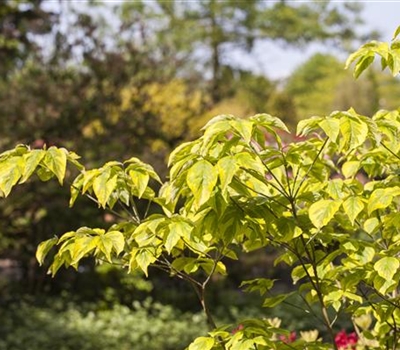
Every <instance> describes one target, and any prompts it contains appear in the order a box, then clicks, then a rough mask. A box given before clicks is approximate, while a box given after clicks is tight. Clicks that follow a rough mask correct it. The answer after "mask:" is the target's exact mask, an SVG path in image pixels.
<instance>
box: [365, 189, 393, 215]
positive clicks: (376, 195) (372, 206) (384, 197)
mask: <svg viewBox="0 0 400 350" xmlns="http://www.w3.org/2000/svg"><path fill="white" fill-rule="evenodd" d="M396 188H397V189H398V187H396ZM394 195H399V193H398V191H395V190H393V189H392V188H378V189H376V190H375V191H374V192H372V194H371V196H370V197H369V200H368V215H371V213H372V212H373V211H375V210H377V209H384V208H387V207H388V206H389V205H390V204H392V201H393V196H394Z"/></svg>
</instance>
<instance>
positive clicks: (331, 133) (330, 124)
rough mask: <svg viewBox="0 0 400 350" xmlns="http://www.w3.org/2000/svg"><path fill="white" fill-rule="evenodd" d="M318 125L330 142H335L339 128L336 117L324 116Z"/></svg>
mask: <svg viewBox="0 0 400 350" xmlns="http://www.w3.org/2000/svg"><path fill="white" fill-rule="evenodd" d="M319 126H320V127H321V129H322V130H324V132H325V134H326V135H327V136H328V137H329V138H330V139H331V141H332V142H336V139H337V137H338V135H339V130H340V122H339V120H338V119H334V118H326V119H324V120H322V121H321V122H320V123H319Z"/></svg>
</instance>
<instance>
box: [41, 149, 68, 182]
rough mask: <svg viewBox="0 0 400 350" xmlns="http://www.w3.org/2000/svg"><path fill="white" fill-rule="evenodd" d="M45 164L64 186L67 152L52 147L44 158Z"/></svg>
mask: <svg viewBox="0 0 400 350" xmlns="http://www.w3.org/2000/svg"><path fill="white" fill-rule="evenodd" d="M44 164H45V165H46V167H47V168H48V169H49V170H50V171H51V172H52V173H53V174H54V175H55V176H56V177H57V179H58V181H59V183H60V184H61V185H62V184H63V181H64V177H65V171H66V168H67V152H66V150H65V149H63V148H57V147H53V146H52V147H50V148H49V149H48V150H47V152H46V155H45V157H44Z"/></svg>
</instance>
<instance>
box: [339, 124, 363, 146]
mask: <svg viewBox="0 0 400 350" xmlns="http://www.w3.org/2000/svg"><path fill="white" fill-rule="evenodd" d="M340 131H341V134H342V137H341V141H342V142H341V146H342V148H343V147H345V148H346V149H353V148H355V147H358V146H360V145H362V144H363V143H364V142H365V140H366V138H367V136H368V125H367V124H366V123H364V122H362V121H361V120H360V119H356V118H354V117H348V116H344V117H342V118H341V119H340Z"/></svg>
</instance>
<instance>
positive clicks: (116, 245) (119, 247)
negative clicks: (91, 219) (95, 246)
mask: <svg viewBox="0 0 400 350" xmlns="http://www.w3.org/2000/svg"><path fill="white" fill-rule="evenodd" d="M105 237H107V239H109V240H110V241H111V243H112V246H113V249H114V251H115V254H116V255H119V254H120V253H121V252H122V251H123V250H124V247H125V238H124V235H123V234H122V233H121V232H119V231H109V232H107V233H106V234H105Z"/></svg>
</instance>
